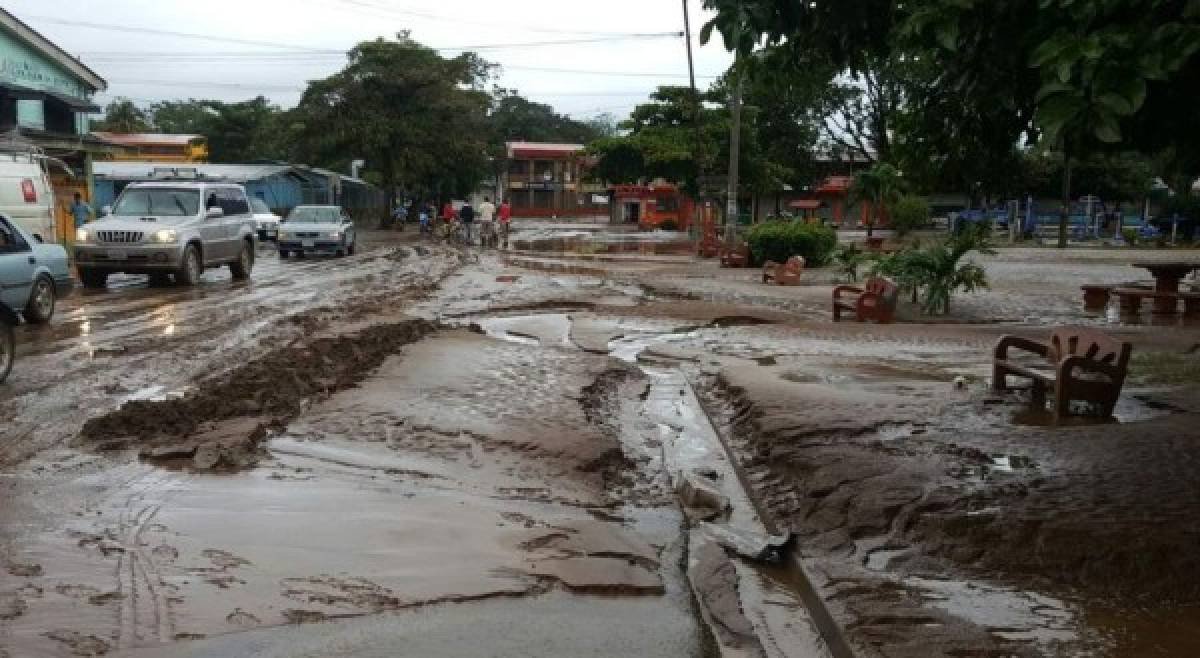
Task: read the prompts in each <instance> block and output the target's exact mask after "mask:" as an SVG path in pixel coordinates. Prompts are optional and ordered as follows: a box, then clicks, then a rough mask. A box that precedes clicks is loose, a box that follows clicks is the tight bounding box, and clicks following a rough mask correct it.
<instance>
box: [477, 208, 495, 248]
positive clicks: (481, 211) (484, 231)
mask: <svg viewBox="0 0 1200 658" xmlns="http://www.w3.org/2000/svg"><path fill="white" fill-rule="evenodd" d="M476 214H478V215H479V236H480V242H481V243H482V246H484V247H487V246H493V247H494V246H496V245H495V242H496V240H495V238H496V225H495V223H494V220H495V218H496V204H494V203H492V200H491V199H490V198H488V197H483V203H481V204H479V208H477V209H476ZM489 243H490V245H489Z"/></svg>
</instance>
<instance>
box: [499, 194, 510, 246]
mask: <svg viewBox="0 0 1200 658" xmlns="http://www.w3.org/2000/svg"><path fill="white" fill-rule="evenodd" d="M496 218H497V219H499V220H500V237H501V239H502V240H504V248H505V249H508V225H509V224H510V223H511V222H512V205H511V204H509V202H508V199H505V200H504V202H503V203H501V204H500V210H499V211H498V212H497V213H496Z"/></svg>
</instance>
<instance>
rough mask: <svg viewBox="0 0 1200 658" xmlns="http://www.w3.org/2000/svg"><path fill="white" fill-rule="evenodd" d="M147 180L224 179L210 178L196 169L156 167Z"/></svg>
mask: <svg viewBox="0 0 1200 658" xmlns="http://www.w3.org/2000/svg"><path fill="white" fill-rule="evenodd" d="M146 180H148V181H157V180H170V181H185V180H186V181H222V180H224V178H222V177H220V176H209V175H207V174H205V173H204V172H202V171H200V170H199V169H197V168H196V167H155V168H154V169H153V170H151V171H150V176H149V178H147V179H146Z"/></svg>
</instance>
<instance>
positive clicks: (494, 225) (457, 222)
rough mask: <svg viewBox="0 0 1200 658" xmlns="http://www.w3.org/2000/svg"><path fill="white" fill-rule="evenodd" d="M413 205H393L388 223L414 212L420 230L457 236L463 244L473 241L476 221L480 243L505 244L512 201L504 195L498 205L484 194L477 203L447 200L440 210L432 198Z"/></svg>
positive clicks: (451, 237) (401, 222) (401, 221)
mask: <svg viewBox="0 0 1200 658" xmlns="http://www.w3.org/2000/svg"><path fill="white" fill-rule="evenodd" d="M417 206H418V204H417V202H415V201H413V202H411V203H402V204H400V205H399V206H397V208H396V210H395V212H393V213H392V217H391V220H392V223H393V224H396V225H399V226H400V227H401V228H403V226H404V224H405V223H406V222H407V221H409V218H410V217H412V216H413V215H414V214H415V215H416V216H417V218H418V221H419V223H420V229H421V233H428V234H431V235H432V234H434V233H437V234H438V235H440V236H442V237H444V238H446V239H448V240H458V241H461V242H462V243H464V244H475V239H476V236H475V225H476V224H478V225H479V236H478V237H479V240H480V244H481V245H482V246H485V247H487V246H497V245H498V244H499V243H500V242H501V241H502V242H503V245H504V247H505V248H507V247H508V232H509V225H510V223H511V222H512V205H511V204H509V202H508V200H507V199H505V200H502V201H501V202H500V206H499V207H497V206H496V204H494V203H492V200H491V198H490V197H486V196H485V197H483V202H482V203H480V204H479V207H475V206H473V205H471V202H470V201H467V202H466V203H464V204H463V205H461V206H459V207H458V208H455V207H454V204H453V203H452V202H450V201H447V202H446V204H445V205H443V206H442V209H441V211H440V212H439V211H438V210H437V206H436V205H434V203H433V202H432V201H430V202H428V203H425V204H421V205H420V207H419V208H418V207H417Z"/></svg>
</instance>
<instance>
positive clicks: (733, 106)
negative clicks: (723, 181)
mask: <svg viewBox="0 0 1200 658" xmlns="http://www.w3.org/2000/svg"><path fill="white" fill-rule="evenodd" d="M739 60H740V57H735V59H734V61H733V71H734V75H735V76H736V77H737V83H736V84H735V85H734V87H733V98H731V99H730V101H729V113H730V118H731V121H730V127H729V192H728V194H729V201H728V202H727V203H726V206H725V241H726V243H727V244H729V245H730V246H733V243H734V240H736V239H737V234H736V231H737V220H738V162H739V160H740V151H741V141H742V80H743V77H744V76H743V75H742V71H741V67H740V66H738V64H739V63H740V62H739Z"/></svg>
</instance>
